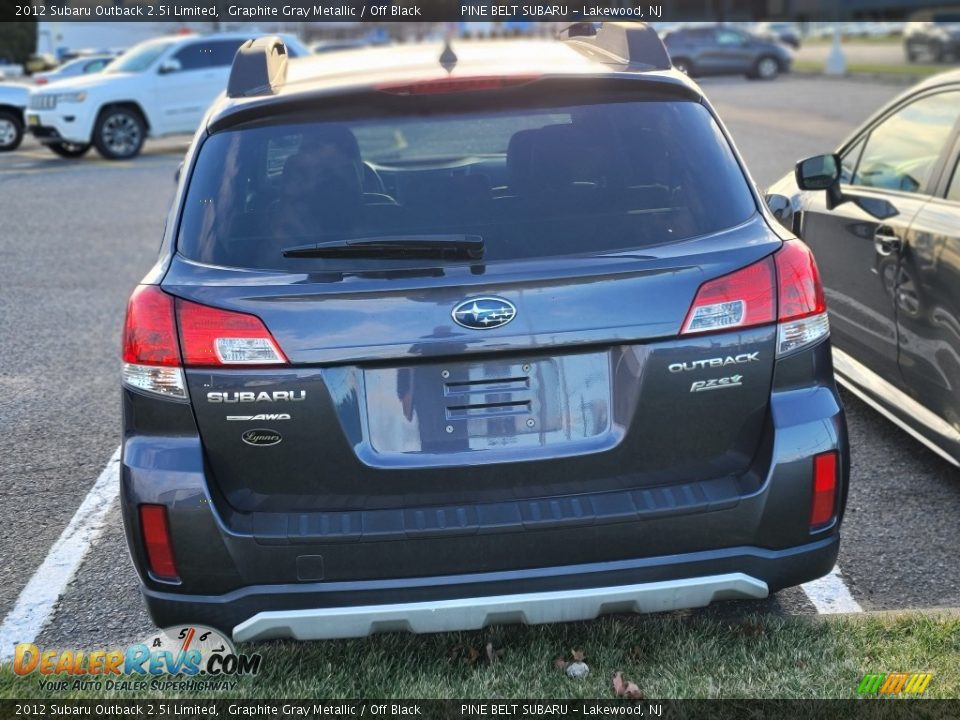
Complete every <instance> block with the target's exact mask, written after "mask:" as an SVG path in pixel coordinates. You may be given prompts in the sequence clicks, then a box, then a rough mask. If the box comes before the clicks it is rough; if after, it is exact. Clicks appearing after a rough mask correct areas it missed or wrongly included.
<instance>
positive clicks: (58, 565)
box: [0, 447, 120, 662]
mask: <svg viewBox="0 0 960 720" xmlns="http://www.w3.org/2000/svg"><path fill="white" fill-rule="evenodd" d="M119 494H120V448H119V447H118V448H117V449H116V452H114V453H113V456H112V457H111V458H110V460H109V462H107V466H106V467H105V468H104V469H103V472H102V473H100V477H98V478H97V481H96V482H95V483H94V484H93V487H92V488H90V492H89V493H87V496H86V497H85V498H84V500H83V502H82V503H81V504H80V507H78V508H77V511H76V512H75V513H74V515H73V518H71V520H70V524H69V525H67V527H66V529H65V530H64V531H63V533H61V535H60V537H59V538H57V541H56V542H55V543H54V544H53V546H52V547H51V548H50V552H48V553H47V557H46V558H44V561H43V563H42V564H41V565H40V567H38V568H37V571H36V572H35V573H34V574H33V577H31V578H30V582H28V583H27V586H26V587H25V588H24V589H23V591H22V592H21V593H20V597H18V598H17V604H16V605H14V607H13V609H12V610H11V611H10V612H9V613H8V614H7V617H5V618H4V620H3V625H0V662H6V661H8V660H11V659H13V655H14V650H15V649H16V645H17V643H29V642H33V641H34V640H36V639H37V636H38V635H39V634H40V631H41V630H43V626H44V625H46V623H47V620H49V619H50V614H51V613H52V612H53V608H54V606H55V605H56V603H57V600H58V599H59V598H60V595H62V594H63V591H64V590H65V589H66V587H67V583H69V582H70V580H71V578H73V575H74V573H76V571H77V568H79V567H80V563H81V562H83V558H84V557H85V556H86V554H87V551H88V550H89V549H90V546H91V545H92V544H93V541H94V540H96V539H97V536H98V535H99V534H100V531H101V530H103V523H104V520H105V518H106V516H107V511H108V510H109V509H110V506H111V505H112V504H113V501H114V500H115V499H116V497H117V495H119Z"/></svg>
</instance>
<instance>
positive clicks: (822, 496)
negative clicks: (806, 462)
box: [810, 451, 838, 529]
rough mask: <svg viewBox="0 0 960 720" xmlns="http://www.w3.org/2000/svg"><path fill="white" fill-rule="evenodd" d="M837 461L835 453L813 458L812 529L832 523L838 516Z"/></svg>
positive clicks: (822, 454)
mask: <svg viewBox="0 0 960 720" xmlns="http://www.w3.org/2000/svg"><path fill="white" fill-rule="evenodd" d="M837 460H838V456H837V453H836V452H835V451H831V452H825V453H821V454H819V455H814V456H813V503H812V504H811V507H810V528H811V529H815V528H819V527H822V526H824V525H827V524H829V523H831V522H832V521H833V519H834V517H836V514H837Z"/></svg>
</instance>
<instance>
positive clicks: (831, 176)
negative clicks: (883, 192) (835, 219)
mask: <svg viewBox="0 0 960 720" xmlns="http://www.w3.org/2000/svg"><path fill="white" fill-rule="evenodd" d="M840 170H841V161H840V156H839V155H837V154H836V153H834V154H832V155H814V156H813V157H810V158H807V159H806V160H801V161H800V162H798V163H797V167H796V169H795V170H794V175H795V176H796V179H797V187H799V188H800V189H801V190H826V192H827V210H833V209H834V208H835V207H837V205H841V204H843V203H845V202H851V201H852V202H853V203H854V204H855V205H856V206H857V207H859V208H860V209H861V210H863V211H864V212H866V213H868V214H870V215H873V217H875V218H877V219H878V220H888V219H890V218H892V217H894V216H895V215H899V214H900V213H899V211H898V210H897V208H895V207H894V206H893V205H892V204H891V203H890V202H888V201H887V200H884V199H882V198H875V197H862V196H860V195H844V194H843V192H842V191H841V190H840Z"/></svg>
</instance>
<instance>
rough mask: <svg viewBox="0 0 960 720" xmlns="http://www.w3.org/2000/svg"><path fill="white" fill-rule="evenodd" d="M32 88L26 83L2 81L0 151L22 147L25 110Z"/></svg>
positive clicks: (0, 94)
mask: <svg viewBox="0 0 960 720" xmlns="http://www.w3.org/2000/svg"><path fill="white" fill-rule="evenodd" d="M29 95H30V90H29V88H28V87H27V86H26V85H20V84H17V83H0V152H10V151H11V150H16V149H17V148H18V147H20V143H21V141H22V140H23V127H24V119H23V111H24V110H25V109H26V107H27V101H28V98H29Z"/></svg>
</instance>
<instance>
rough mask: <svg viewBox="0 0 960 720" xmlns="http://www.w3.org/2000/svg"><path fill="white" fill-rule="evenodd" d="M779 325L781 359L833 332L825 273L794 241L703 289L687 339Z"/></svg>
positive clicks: (686, 331)
mask: <svg viewBox="0 0 960 720" xmlns="http://www.w3.org/2000/svg"><path fill="white" fill-rule="evenodd" d="M773 322H778V323H779V324H778V328H777V355H784V354H786V353H789V352H792V351H793V350H797V349H798V348H801V347H805V346H807V345H809V344H811V343H813V342H816V341H817V340H819V339H820V338H822V337H823V336H825V335H826V334H827V333H829V332H830V323H829V321H828V320H827V313H826V301H825V299H824V294H823V286H822V284H821V283H820V274H819V273H818V272H817V265H816V263H815V262H814V259H813V254H812V253H811V252H810V249H809V248H808V247H807V246H806V245H804V244H803V243H802V242H800V241H799V240H788V241H787V242H785V243H784V244H783V247H782V248H781V249H780V250H778V251H777V252H775V253H774V254H773V255H772V256H770V257H767V258H764V259H763V260H760V261H759V262H756V263H754V264H752V265H748V266H747V267H745V268H742V269H740V270H737V271H736V272H732V273H730V274H729V275H723V276H721V277H718V278H714V279H713V280H709V281H707V282H705V283H704V284H703V285H701V286H700V289H699V290H698V291H697V295H696V297H695V298H694V300H693V304H692V305H691V306H690V310H689V311H688V312H687V317H686V319H685V320H684V322H683V329H682V330H681V335H697V334H700V333H708V332H722V331H725V330H733V329H738V328H748V327H755V326H758V325H766V324H769V323H773Z"/></svg>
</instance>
